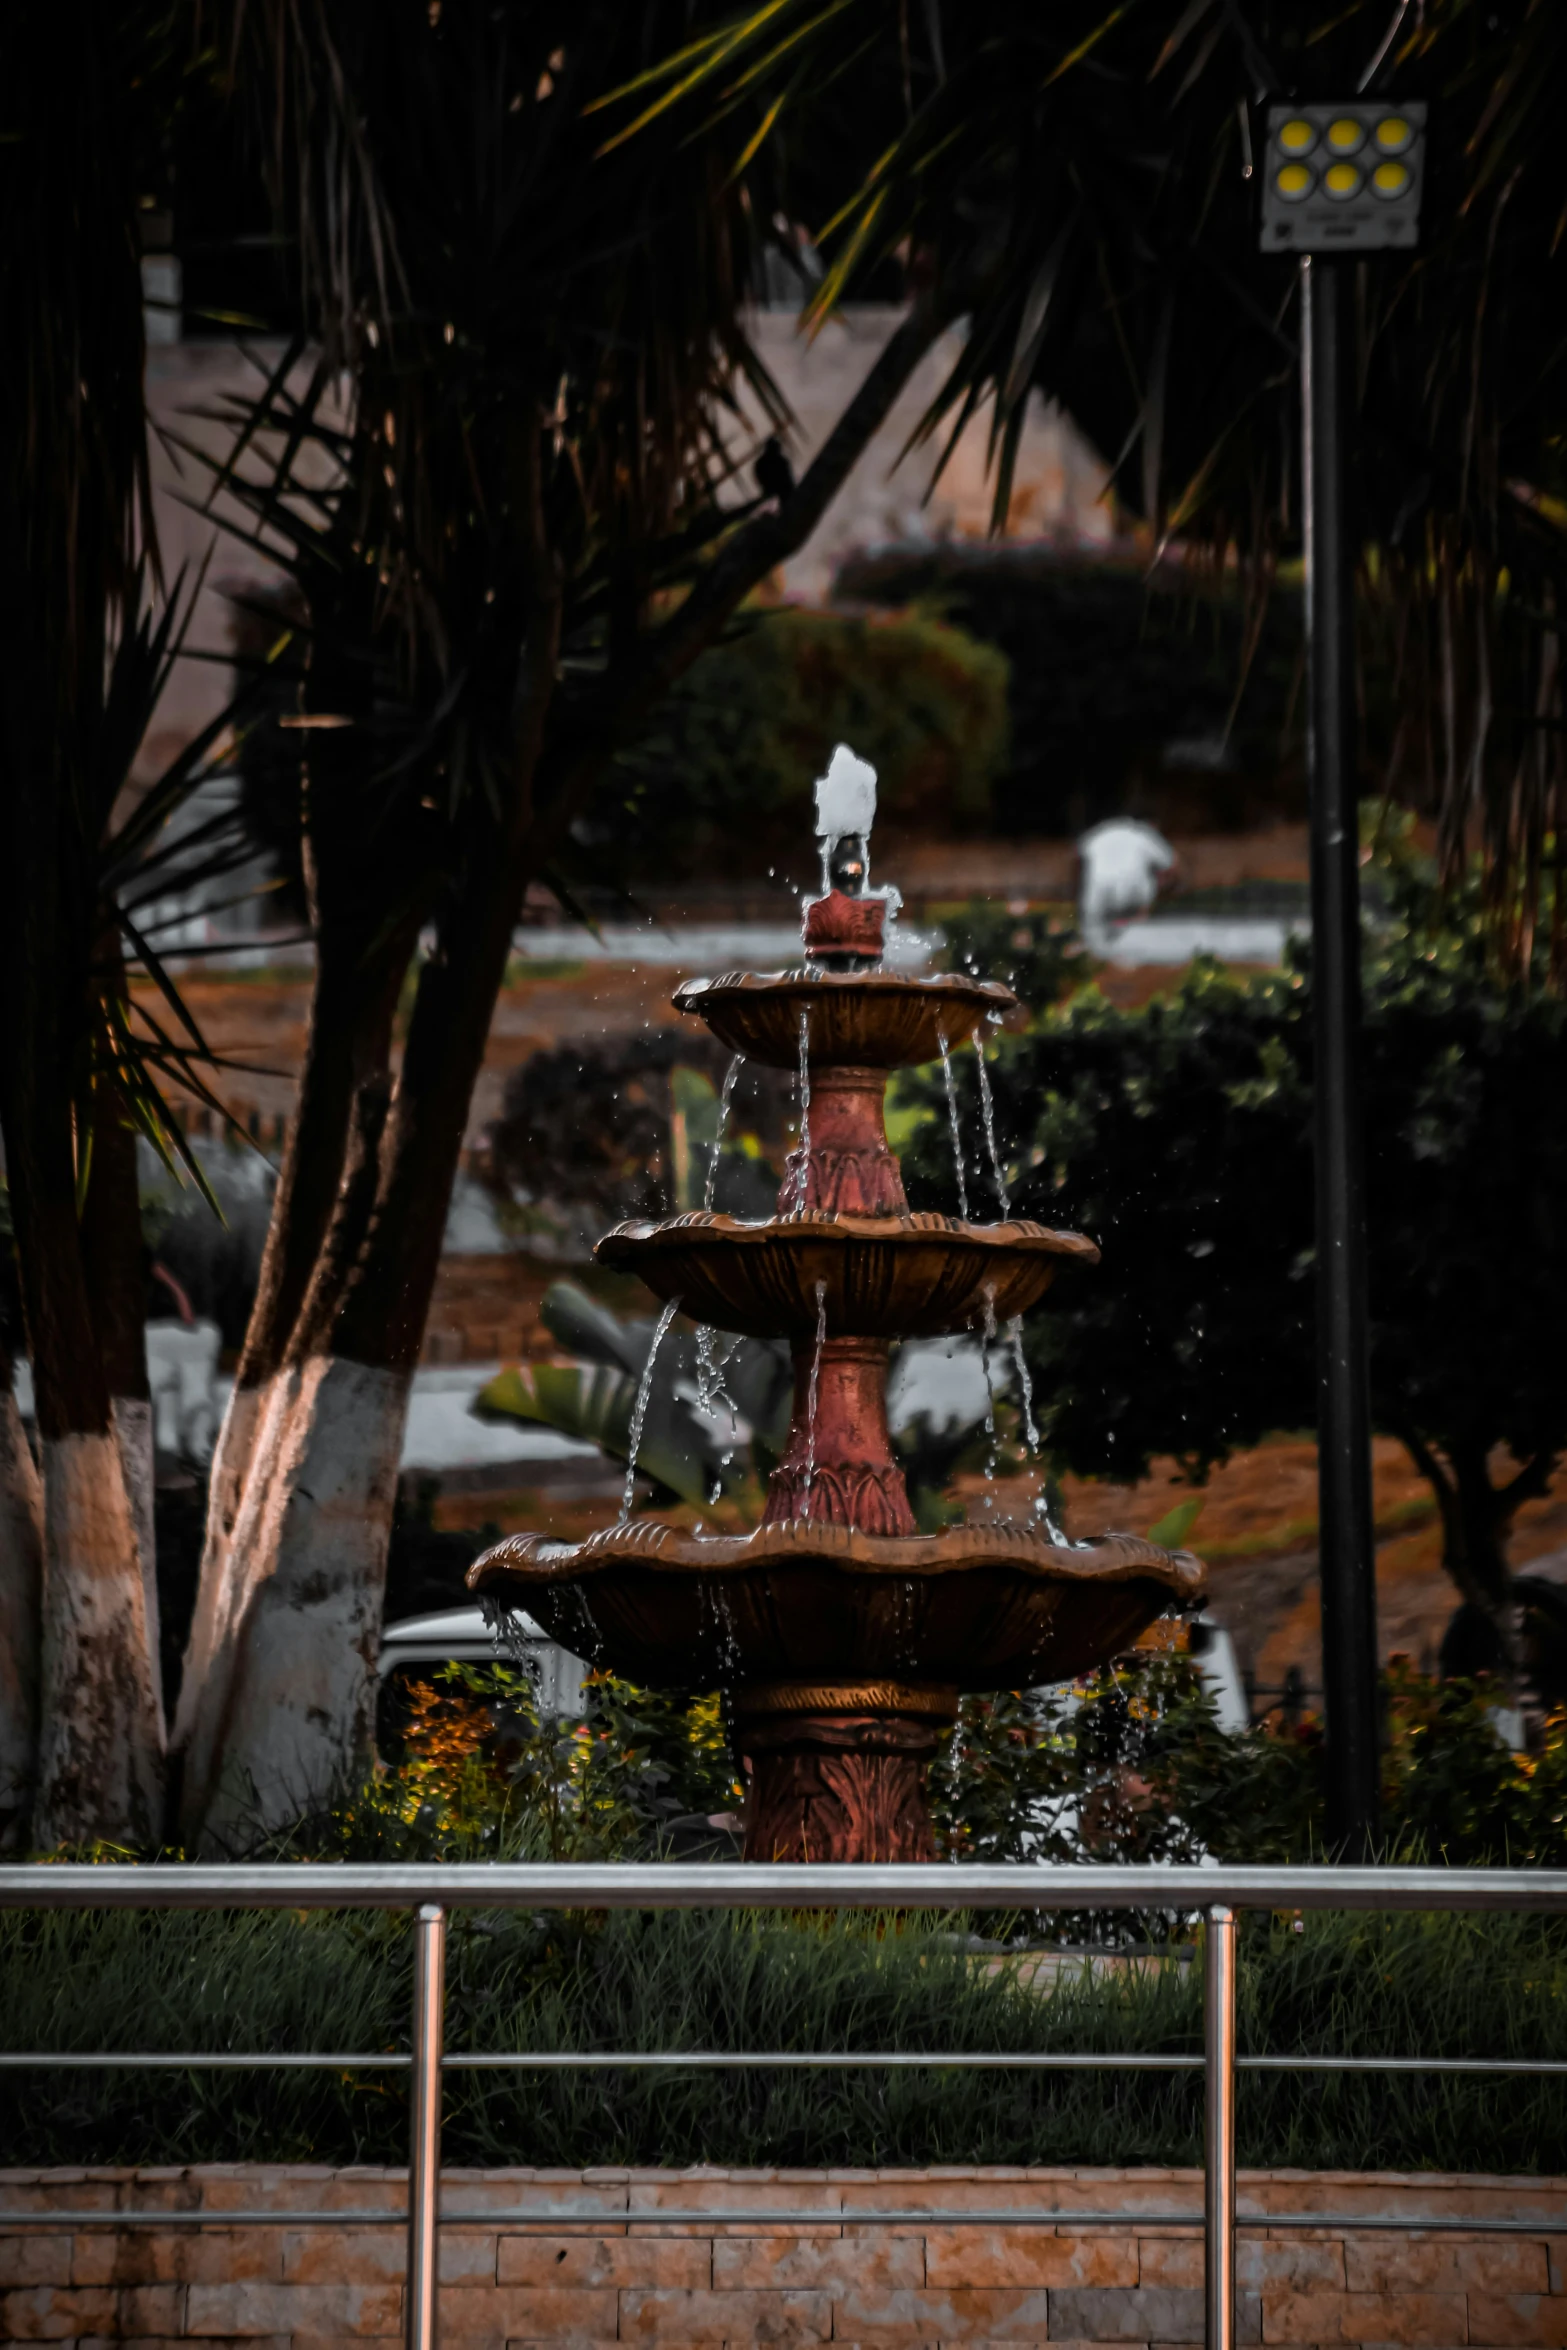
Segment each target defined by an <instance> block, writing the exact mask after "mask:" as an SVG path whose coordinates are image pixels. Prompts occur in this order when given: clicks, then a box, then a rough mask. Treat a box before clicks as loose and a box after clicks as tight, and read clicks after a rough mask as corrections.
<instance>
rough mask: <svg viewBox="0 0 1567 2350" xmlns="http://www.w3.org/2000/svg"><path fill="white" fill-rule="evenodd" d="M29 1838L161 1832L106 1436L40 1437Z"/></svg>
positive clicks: (158, 1727)
mask: <svg viewBox="0 0 1567 2350" xmlns="http://www.w3.org/2000/svg"><path fill="white" fill-rule="evenodd" d="M41 1449H42V1455H43V1462H42V1465H43V1500H44V1552H43V1611H42V1612H43V1641H42V1652H43V1664H42V1673H41V1692H40V1698H41V1702H40V1716H41V1720H42V1730H41V1733H40V1737H39V1747H38V1801H37V1808H36V1814H35V1819H34V1841H35V1842H36V1843H38V1844H40V1845H44V1846H49V1845H54V1844H61V1843H81V1842H87V1841H89V1840H93V1839H97V1838H101V1837H107V1838H110V1839H111V1840H113V1841H114V1842H116V1843H125V1844H131V1845H150V1844H153V1843H156V1842H157V1841H158V1839H159V1837H160V1836H161V1833H162V1827H163V1820H162V1792H163V1716H162V1714H161V1712H160V1711H159V1708H158V1703H157V1699H156V1696H155V1693H154V1690H153V1683H152V1667H151V1657H150V1652H149V1648H148V1641H147V1608H146V1598H145V1594H144V1591H143V1587H142V1569H141V1554H140V1551H139V1549H138V1546H137V1540H136V1526H135V1521H134V1518H133V1516H132V1511H131V1504H130V1500H129V1497H128V1495H127V1493H126V1489H125V1476H124V1472H123V1471H122V1469H121V1466H120V1448H119V1444H118V1442H117V1440H116V1438H115V1437H114V1436H113V1434H112V1433H110V1432H109V1431H107V1430H105V1431H104V1432H103V1433H102V1434H101V1435H91V1436H84V1435H74V1436H53V1437H45V1438H44V1440H43V1444H42V1448H41Z"/></svg>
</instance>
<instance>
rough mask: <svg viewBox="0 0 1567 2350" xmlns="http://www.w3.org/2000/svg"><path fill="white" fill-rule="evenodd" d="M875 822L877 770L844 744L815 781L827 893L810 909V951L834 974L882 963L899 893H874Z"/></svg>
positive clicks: (811, 903)
mask: <svg viewBox="0 0 1567 2350" xmlns="http://www.w3.org/2000/svg"><path fill="white" fill-rule="evenodd" d="M875 821H876V770H875V768H874V767H873V766H872V765H871V763H870V761H869V760H868V759H861V758H860V757H858V756H857V754H856V753H855V752H853V751H851V750H850V748H849V746H848V744H847V743H839V744H838V745H837V747H836V748H835V749H834V751H833V755H832V757H831V759H829V761H828V762H827V772H826V774H825V775H819V776H818V777H817V779H816V836H817V838H818V840H819V841H820V842H821V844H822V894H821V896H820V897H819V898H812V899H810V900H809V901H808V902H807V904H806V907H805V952H806V955H807V956H808V958H809V959H810V960H811V961H812V962H813V963H820V964H824V965H825V966H826V967H827V968H828V969H829V970H850V971H853V970H864V969H867V968H868V967H871V966H873V965H875V964H877V963H879V962H880V961H881V957H882V951H883V947H884V944H885V928H886V921H887V916H888V914H889V913H894V914H895V913H896V912H897V910H898V902H899V901H898V893H897V891H896V890H887V889H882V890H872V889H871V887H870V870H871V863H870V854H869V851H868V849H867V847H866V841H867V837H868V835H869V833H870V829H871V826H872V825H873V824H874V823H875Z"/></svg>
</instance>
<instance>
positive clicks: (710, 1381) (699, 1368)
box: [696, 1322, 744, 1435]
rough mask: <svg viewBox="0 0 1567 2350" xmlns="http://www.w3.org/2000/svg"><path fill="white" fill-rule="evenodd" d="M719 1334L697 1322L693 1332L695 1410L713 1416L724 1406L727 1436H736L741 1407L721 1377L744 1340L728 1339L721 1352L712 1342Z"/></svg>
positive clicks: (704, 1323)
mask: <svg viewBox="0 0 1567 2350" xmlns="http://www.w3.org/2000/svg"><path fill="white" fill-rule="evenodd" d="M717 1337H718V1332H717V1331H716V1330H715V1329H714V1328H713V1327H712V1325H711V1323H708V1322H699V1323H698V1324H697V1328H696V1408H697V1410H698V1411H699V1412H710V1413H716V1412H717V1410H718V1408H719V1406H720V1405H723V1406H724V1407H725V1408H726V1409H727V1411H728V1413H729V1429H730V1434H731V1435H734V1434H736V1433H737V1432H738V1424H739V1418H740V1407H739V1405H738V1404H737V1403H736V1402H735V1399H734V1397H733V1396H732V1395H731V1394H730V1392H729V1389H728V1387H727V1386H726V1385H725V1383H724V1373H725V1372H726V1371H727V1370H728V1368H729V1366H730V1364H731V1363H732V1362H733V1361H734V1359H735V1356H736V1355H737V1354H738V1353H739V1351H740V1349H741V1347H742V1345H743V1344H744V1340H743V1339H740V1338H731V1340H730V1341H729V1345H728V1347H727V1349H725V1350H724V1351H722V1352H720V1350H719V1349H718V1347H717V1345H716V1344H715V1341H716V1339H717Z"/></svg>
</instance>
